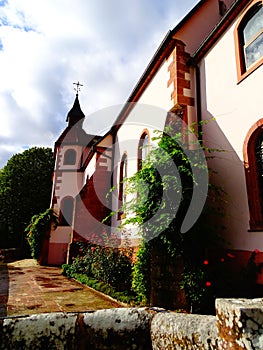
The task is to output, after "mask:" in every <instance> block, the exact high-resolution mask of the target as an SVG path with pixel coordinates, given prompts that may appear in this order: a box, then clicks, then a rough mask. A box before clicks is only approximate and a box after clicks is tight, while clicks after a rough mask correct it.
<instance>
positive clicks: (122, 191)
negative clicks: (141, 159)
mask: <svg viewBox="0 0 263 350" xmlns="http://www.w3.org/2000/svg"><path fill="white" fill-rule="evenodd" d="M127 165H128V160H127V154H124V155H123V156H122V159H121V163H120V176H119V207H121V206H122V205H123V204H124V203H125V202H126V193H125V179H126V178H127ZM122 214H123V212H122V210H121V209H120V210H119V217H118V218H119V219H120V217H121V215H122Z"/></svg>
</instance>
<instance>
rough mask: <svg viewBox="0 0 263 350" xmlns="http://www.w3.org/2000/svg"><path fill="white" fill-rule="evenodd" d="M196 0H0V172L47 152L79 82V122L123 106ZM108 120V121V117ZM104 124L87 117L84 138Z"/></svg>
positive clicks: (104, 127) (102, 127) (103, 126)
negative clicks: (29, 154)
mask: <svg viewBox="0 0 263 350" xmlns="http://www.w3.org/2000/svg"><path fill="white" fill-rule="evenodd" d="M197 2H198V1H197V0H132V1H130V0H96V1H94V0H2V1H1V0H0V169H1V168H2V167H3V166H4V165H5V164H6V162H7V160H8V159H9V158H11V156H12V155H13V154H15V153H20V152H23V151H24V150H25V149H28V148H30V147H34V146H39V147H51V148H53V145H54V142H55V140H56V139H57V138H58V136H59V135H60V133H61V132H62V131H63V130H64V128H65V127H66V126H67V124H66V116H67V113H68V111H69V110H70V108H71V107H72V105H73V102H74V99H75V91H74V85H73V83H74V82H75V83H76V82H78V81H79V82H80V83H81V84H82V85H83V87H82V88H81V92H80V93H79V100H80V105H81V108H82V110H83V112H84V114H85V115H86V119H87V118H88V117H89V115H91V114H92V113H95V112H96V111H98V110H100V109H103V108H106V107H110V106H113V105H120V104H123V103H125V101H126V100H127V98H128V96H129V95H130V93H131V91H132V89H133V88H134V86H135V85H136V83H137V82H138V80H139V78H140V76H141V75H142V73H143V71H144V70H145V68H146V66H147V64H148V63H149V61H150V60H151V58H152V56H153V55H154V53H155V51H156V50H157V48H158V47H159V45H160V43H161V41H162V40H163V38H164V37H165V35H166V33H167V32H168V30H170V29H173V28H174V27H175V25H176V24H177V23H178V22H179V21H180V20H181V19H182V18H183V17H184V16H185V15H186V14H187V13H188V12H189V11H190V10H191V9H192V8H193V7H194V6H195V4H196V3H197ZM114 119H115V118H114ZM109 123H110V121H109V120H106V119H103V118H101V120H98V119H97V120H96V118H94V119H92V118H90V119H88V120H87V123H86V124H87V126H88V128H89V130H88V131H89V132H90V133H91V134H92V133H93V134H96V133H99V130H104V129H107V127H109Z"/></svg>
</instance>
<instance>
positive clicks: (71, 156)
mask: <svg viewBox="0 0 263 350" xmlns="http://www.w3.org/2000/svg"><path fill="white" fill-rule="evenodd" d="M76 156H77V153H76V151H75V150H74V149H68V150H67V151H66V152H65V154H64V163H63V164H64V165H74V164H75V163H76Z"/></svg>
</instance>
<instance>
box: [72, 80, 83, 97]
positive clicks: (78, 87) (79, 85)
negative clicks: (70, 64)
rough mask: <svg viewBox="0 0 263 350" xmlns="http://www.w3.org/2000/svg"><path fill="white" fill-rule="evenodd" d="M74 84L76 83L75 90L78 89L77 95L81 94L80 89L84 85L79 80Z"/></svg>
mask: <svg viewBox="0 0 263 350" xmlns="http://www.w3.org/2000/svg"><path fill="white" fill-rule="evenodd" d="M73 85H76V87H75V88H74V90H75V91H77V95H78V94H79V91H80V87H81V86H83V85H82V84H80V82H79V81H78V82H77V83H73Z"/></svg>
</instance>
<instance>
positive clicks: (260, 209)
mask: <svg viewBox="0 0 263 350" xmlns="http://www.w3.org/2000/svg"><path fill="white" fill-rule="evenodd" d="M262 63H263V1H262V0H234V1H233V0H224V1H221V0H201V1H199V2H198V3H197V5H196V6H195V7H194V8H193V9H192V10H191V11H190V12H189V13H188V14H187V15H186V16H185V18H183V20H182V21H181V22H180V23H178V24H177V25H176V27H175V28H173V29H172V30H170V31H169V32H168V33H167V35H166V36H165V37H164V39H163V41H162V43H161V44H160V46H159V48H158V49H157V51H156V52H155V54H154V56H153V57H152V59H151V61H150V63H149V64H148V66H147V67H146V69H145V71H144V73H143V74H142V76H141V78H140V79H139V81H138V83H137V84H136V86H135V88H134V89H133V91H132V92H131V94H130V96H129V98H128V100H127V101H126V103H125V104H124V106H123V108H122V109H121V111H120V112H119V113H118V115H116V120H115V122H114V124H113V125H112V127H111V129H110V130H109V131H108V132H107V133H106V134H105V135H90V134H88V133H87V132H86V131H85V130H84V128H83V123H84V121H85V116H84V114H83V112H82V110H81V107H80V103H79V96H78V95H79V94H78V91H77V94H76V98H75V102H74V104H73V107H72V109H71V110H70V111H69V113H68V116H67V126H66V128H65V130H64V132H63V133H62V134H61V136H60V137H59V138H58V140H57V141H56V143H55V148H54V152H55V159H56V162H55V169H54V177H53V190H52V199H51V207H53V208H54V209H55V210H56V211H57V212H58V213H59V222H60V224H59V226H58V227H57V229H56V230H55V231H52V232H51V237H50V241H49V252H48V263H49V264H51V265H53V264H54V265H60V264H62V263H65V262H66V261H68V259H69V254H70V244H71V243H72V242H73V241H75V240H78V239H82V240H89V241H92V240H93V239H95V240H97V242H98V239H103V235H104V234H107V233H109V232H113V233H114V235H115V237H116V241H115V243H116V242H117V243H116V244H119V245H121V244H122V242H123V240H125V237H124V236H125V232H120V231H118V230H117V227H118V226H119V224H120V223H121V221H122V215H123V213H122V212H121V210H120V208H121V205H122V203H123V202H124V201H125V200H126V198H125V196H126V193H125V185H124V182H123V180H124V179H125V178H127V177H130V176H132V175H133V174H134V173H135V172H136V171H137V170H138V169H139V167H140V164H141V162H140V160H141V159H144V158H145V157H146V154H147V152H148V148H149V149H150V147H151V145H153V144H154V141H153V137H154V130H157V129H158V130H164V128H165V126H166V125H167V124H169V118H170V115H171V113H172V114H174V115H176V116H177V117H178V118H180V119H181V120H182V122H183V123H185V124H186V125H191V124H192V123H199V126H198V127H199V132H200V133H202V138H203V141H204V143H205V144H206V146H207V147H209V148H212V149H219V150H222V151H223V152H218V154H216V156H215V157H214V158H213V159H212V160H211V162H210V163H209V167H212V168H213V170H214V171H215V172H216V175H215V179H216V182H217V183H218V184H219V185H220V186H221V187H222V188H223V190H224V192H225V193H226V200H225V201H224V211H225V215H224V217H223V218H222V226H223V227H224V229H223V234H224V237H225V239H226V241H227V242H228V244H229V245H228V247H229V252H231V254H232V256H234V257H235V258H236V259H235V261H237V262H239V263H241V264H242V263H244V262H247V260H248V259H249V256H250V255H251V253H252V252H253V251H255V250H257V251H259V252H260V251H261V250H262V251H263V178H262V176H263V151H262V150H263V146H262V145H263V105H262V103H261V102H260V101H261V98H262V97H261V94H262V92H261V88H260V86H261V85H260V83H262V79H263V65H262ZM77 90H78V89H77ZM206 120H209V122H207V123H205V122H204V121H206ZM202 122H204V123H202ZM111 188H114V191H110V190H111ZM111 211H114V212H116V214H115V215H113V216H112V217H108V216H109V214H110V212H111ZM106 217H108V219H107V220H106V221H105V220H104V219H105V218H106ZM98 237H99V238H98ZM133 238H134V242H136V234H135V236H134V237H133ZM98 243H99V242H98ZM257 259H259V261H260V259H262V261H263V255H262V256H261V254H260V253H259V254H258V256H257ZM259 278H260V276H259ZM259 283H260V281H259ZM262 283H263V281H262Z"/></svg>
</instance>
